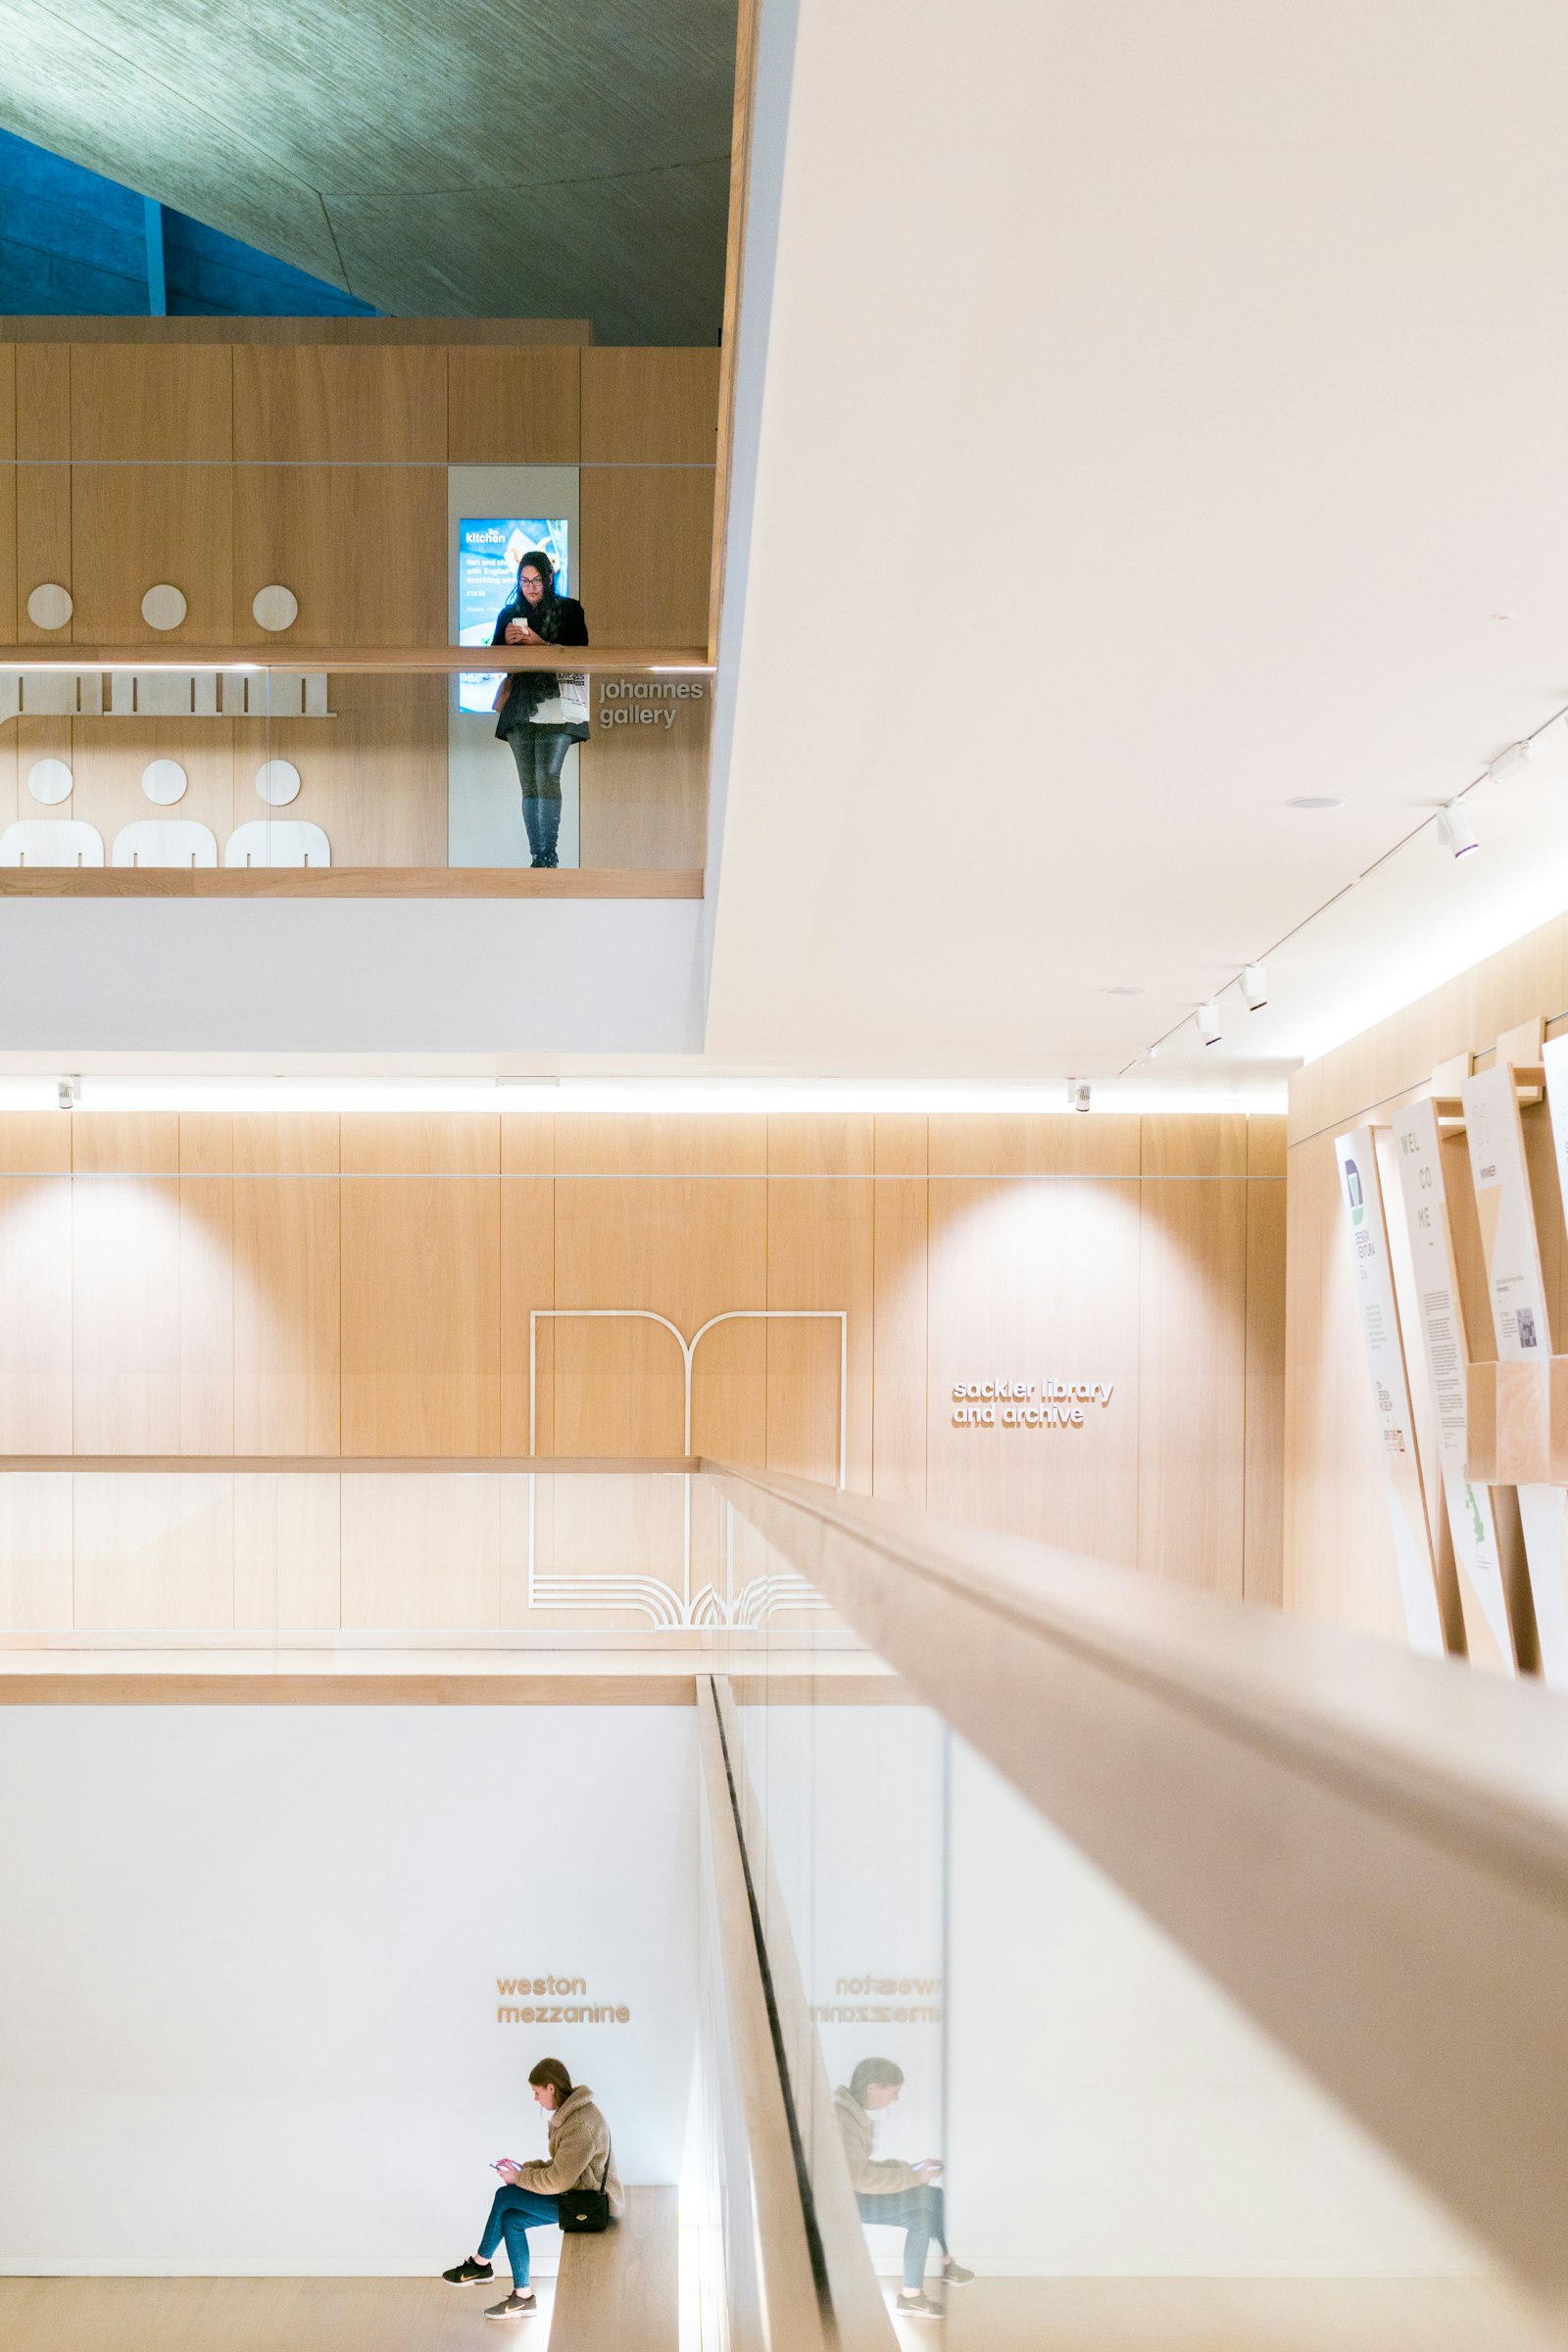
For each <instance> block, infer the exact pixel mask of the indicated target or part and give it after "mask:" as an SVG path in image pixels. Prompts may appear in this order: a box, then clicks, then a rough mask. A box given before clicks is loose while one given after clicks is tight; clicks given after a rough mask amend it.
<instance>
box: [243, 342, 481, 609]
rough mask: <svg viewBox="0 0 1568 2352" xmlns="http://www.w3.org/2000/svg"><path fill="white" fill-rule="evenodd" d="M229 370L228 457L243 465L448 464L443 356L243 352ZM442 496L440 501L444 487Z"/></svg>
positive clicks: (249, 348) (300, 349)
mask: <svg viewBox="0 0 1568 2352" xmlns="http://www.w3.org/2000/svg"><path fill="white" fill-rule="evenodd" d="M233 368H234V455H235V457H236V458H238V459H240V460H242V461H248V462H256V461H258V460H267V461H273V462H285V463H286V462H289V461H292V462H293V463H294V464H301V463H310V464H318V465H319V464H323V463H333V462H335V463H338V464H343V463H352V464H356V465H370V466H381V465H396V464H399V463H403V464H409V463H413V462H419V461H422V462H423V463H424V464H426V465H435V466H440V465H442V464H444V463H445V460H446V455H447V355H446V353H445V352H443V351H439V350H429V349H423V350H421V349H419V348H418V347H417V346H414V345H410V344H400V345H394V346H391V347H389V348H383V349H381V350H368V351H367V350H359V351H356V350H353V349H350V348H348V347H346V346H344V345H341V344H338V345H332V344H314V345H293V346H290V345H287V344H271V345H259V344H241V345H237V346H236V347H235V349H234V353H233ZM441 495H442V500H443V503H444V502H445V497H446V486H445V484H444V483H443V484H442V490H441ZM362 553H364V554H366V555H367V556H368V553H369V549H368V547H367V548H366V549H365V550H363V551H362ZM442 578H443V586H444V582H445V573H444V572H443V575H442Z"/></svg>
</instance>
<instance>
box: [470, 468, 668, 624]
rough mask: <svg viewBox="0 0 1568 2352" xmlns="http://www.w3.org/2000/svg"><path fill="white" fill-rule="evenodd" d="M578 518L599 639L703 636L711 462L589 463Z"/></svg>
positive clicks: (586, 587) (589, 607) (587, 599)
mask: <svg viewBox="0 0 1568 2352" xmlns="http://www.w3.org/2000/svg"><path fill="white" fill-rule="evenodd" d="M579 523H580V528H581V533H582V597H583V604H584V609H585V611H586V613H587V616H588V631H589V635H590V637H591V638H592V640H593V642H594V644H595V645H597V646H601V647H604V646H618V645H624V646H633V645H636V646H691V645H701V644H702V643H704V641H705V638H706V633H707V629H708V583H709V568H710V564H711V556H712V544H711V543H712V528H713V477H712V474H711V472H709V471H708V469H707V468H706V467H685V468H674V469H662V468H659V467H654V466H648V467H641V466H627V467H618V466H609V467H604V468H600V469H596V470H590V469H589V468H587V467H584V470H583V475H582V483H581V488H580V491H579ZM445 577H446V574H445V570H444V569H443V571H442V574H441V578H442V581H443V583H444V582H445Z"/></svg>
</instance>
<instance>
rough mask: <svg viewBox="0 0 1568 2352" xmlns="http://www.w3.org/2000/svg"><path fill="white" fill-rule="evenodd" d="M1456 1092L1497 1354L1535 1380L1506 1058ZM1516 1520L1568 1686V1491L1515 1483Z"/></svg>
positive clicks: (1556, 1663)
mask: <svg viewBox="0 0 1568 2352" xmlns="http://www.w3.org/2000/svg"><path fill="white" fill-rule="evenodd" d="M1459 1092H1460V1097H1461V1100H1462V1102H1463V1103H1464V1119H1465V1141H1466V1145H1467V1147H1468V1149H1469V1153H1470V1175H1471V1180H1472V1182H1473V1184H1474V1186H1475V1196H1476V1211H1477V1214H1478V1216H1479V1218H1480V1222H1481V1247H1482V1250H1483V1253H1484V1255H1485V1258H1486V1265H1487V1290H1488V1293H1489V1296H1490V1298H1491V1300H1492V1324H1493V1331H1494V1333H1495V1339H1496V1346H1497V1355H1498V1359H1499V1361H1500V1362H1502V1363H1505V1364H1539V1365H1540V1367H1541V1371H1542V1378H1543V1379H1544V1378H1545V1377H1546V1364H1547V1362H1548V1359H1549V1358H1550V1355H1551V1326H1550V1321H1549V1318H1548V1316H1547V1313H1546V1286H1545V1281H1544V1276H1543V1274H1542V1270H1541V1245H1540V1242H1539V1240H1538V1239H1537V1235H1536V1216H1535V1208H1534V1205H1533V1202H1532V1201H1531V1195H1530V1169H1529V1164H1528V1162H1527V1161H1526V1158H1525V1137H1524V1129H1523V1127H1522V1126H1521V1125H1520V1122H1519V1094H1518V1089H1517V1087H1516V1085H1515V1082H1514V1074H1513V1065H1512V1063H1511V1062H1506V1061H1502V1062H1498V1063H1496V1064H1495V1066H1494V1067H1493V1068H1492V1069H1490V1070H1483V1071H1482V1072H1481V1073H1480V1075H1479V1076H1478V1077H1474V1078H1466V1079H1465V1080H1464V1082H1463V1084H1462V1085H1461V1087H1460V1090H1459ZM1519 1522H1520V1526H1521V1527H1522V1529H1523V1531H1524V1540H1525V1559H1526V1561H1527V1563H1528V1565H1529V1569H1530V1595H1531V1598H1532V1600H1533V1601H1534V1603H1535V1610H1536V1631H1537V1634H1538V1635H1539V1637H1540V1642H1541V1670H1542V1673H1543V1674H1544V1677H1545V1679H1546V1681H1547V1682H1548V1683H1551V1684H1554V1685H1555V1686H1556V1687H1557V1688H1559V1689H1562V1688H1564V1687H1568V1489H1564V1488H1562V1487H1548V1486H1528V1487H1521V1488H1520V1489H1519Z"/></svg>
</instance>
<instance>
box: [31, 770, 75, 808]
mask: <svg viewBox="0 0 1568 2352" xmlns="http://www.w3.org/2000/svg"><path fill="white" fill-rule="evenodd" d="M71 784H72V776H71V770H70V768H69V767H68V766H67V765H66V763H65V761H64V760H34V761H33V763H32V765H31V766H30V767H29V768H28V770H27V790H28V791H29V792H30V793H31V795H32V797H33V799H34V800H35V801H42V803H43V805H44V807H45V808H46V809H53V808H54V807H55V806H56V804H57V803H58V802H60V801H69V800H70V798H71Z"/></svg>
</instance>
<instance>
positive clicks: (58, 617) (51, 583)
mask: <svg viewBox="0 0 1568 2352" xmlns="http://www.w3.org/2000/svg"><path fill="white" fill-rule="evenodd" d="M75 610H76V608H75V606H74V605H73V603H72V601H71V591H70V589H69V588H62V587H61V585H60V582H59V581H58V580H45V581H44V582H43V583H42V585H41V586H40V587H37V588H35V589H34V590H33V592H32V594H31V595H30V596H29V597H28V599H27V618H28V619H29V620H30V621H31V623H32V625H33V627H34V628H35V629H63V628H64V627H65V625H66V623H67V621H68V620H69V619H70V618H71V615H72V614H73V613H74V611H75Z"/></svg>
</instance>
